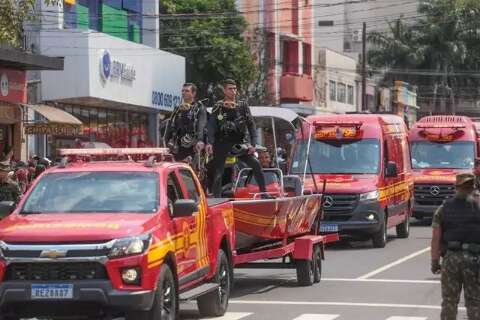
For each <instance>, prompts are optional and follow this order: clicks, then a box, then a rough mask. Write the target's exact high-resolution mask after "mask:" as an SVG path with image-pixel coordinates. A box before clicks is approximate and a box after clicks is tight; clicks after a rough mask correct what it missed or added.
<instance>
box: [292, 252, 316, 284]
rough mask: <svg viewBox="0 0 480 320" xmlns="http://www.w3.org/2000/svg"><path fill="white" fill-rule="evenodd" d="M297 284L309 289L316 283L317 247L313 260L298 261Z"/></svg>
mask: <svg viewBox="0 0 480 320" xmlns="http://www.w3.org/2000/svg"><path fill="white" fill-rule="evenodd" d="M295 264H296V269H297V282H298V285H299V286H302V287H308V286H311V285H312V284H313V283H314V282H315V269H316V267H315V264H316V263H315V247H314V248H313V250H312V259H311V260H296V261H295Z"/></svg>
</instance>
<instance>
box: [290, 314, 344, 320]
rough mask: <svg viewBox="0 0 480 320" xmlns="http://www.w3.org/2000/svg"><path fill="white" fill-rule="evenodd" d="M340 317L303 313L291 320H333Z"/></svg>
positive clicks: (337, 315) (336, 315)
mask: <svg viewBox="0 0 480 320" xmlns="http://www.w3.org/2000/svg"><path fill="white" fill-rule="evenodd" d="M338 317H340V315H339V314H314V313H305V314H302V315H301V316H299V317H296V318H295V319H293V320H334V319H337V318H338Z"/></svg>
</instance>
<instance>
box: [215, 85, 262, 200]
mask: <svg viewBox="0 0 480 320" xmlns="http://www.w3.org/2000/svg"><path fill="white" fill-rule="evenodd" d="M223 92H224V99H223V100H221V101H218V102H217V103H216V104H215V105H214V107H213V110H212V114H211V116H210V119H209V121H208V130H207V132H208V145H207V152H209V153H212V152H213V163H212V167H213V168H214V170H215V174H214V176H213V184H212V192H213V195H214V196H215V197H221V196H222V176H223V171H224V168H225V160H226V158H227V155H228V154H229V153H230V152H232V151H234V150H238V151H239V152H240V153H239V154H237V155H236V156H237V158H238V160H240V161H242V162H244V163H246V164H247V165H248V166H249V167H250V168H252V169H253V174H254V176H255V179H256V181H258V185H259V188H260V191H261V192H262V193H265V192H266V191H267V190H266V188H265V177H264V175H263V171H262V168H261V166H260V163H259V162H258V160H257V159H256V158H255V157H254V155H253V154H254V153H255V145H256V142H257V132H256V128H255V123H254V121H253V117H252V114H251V112H250V108H249V106H248V104H247V103H246V102H245V101H241V100H237V85H236V83H235V81H234V80H230V79H229V80H225V81H224V82H223ZM247 137H248V139H247ZM243 146H245V147H244V148H245V150H244V152H242V151H240V150H242V147H243ZM262 197H263V198H270V197H269V196H268V195H267V194H263V195H262Z"/></svg>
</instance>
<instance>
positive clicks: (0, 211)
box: [0, 201, 15, 219]
mask: <svg viewBox="0 0 480 320" xmlns="http://www.w3.org/2000/svg"><path fill="white" fill-rule="evenodd" d="M13 210H15V202H13V201H0V219H2V218H5V217H6V216H8V215H9V214H10V213H12V212H13Z"/></svg>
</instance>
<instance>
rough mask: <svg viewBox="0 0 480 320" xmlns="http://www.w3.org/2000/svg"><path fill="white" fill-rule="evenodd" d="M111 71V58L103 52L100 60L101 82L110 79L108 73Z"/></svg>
mask: <svg viewBox="0 0 480 320" xmlns="http://www.w3.org/2000/svg"><path fill="white" fill-rule="evenodd" d="M111 71H112V58H111V57H110V53H108V51H107V50H105V51H103V55H102V59H101V60H100V75H101V76H102V78H103V80H105V81H107V80H108V78H110V72H111Z"/></svg>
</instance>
